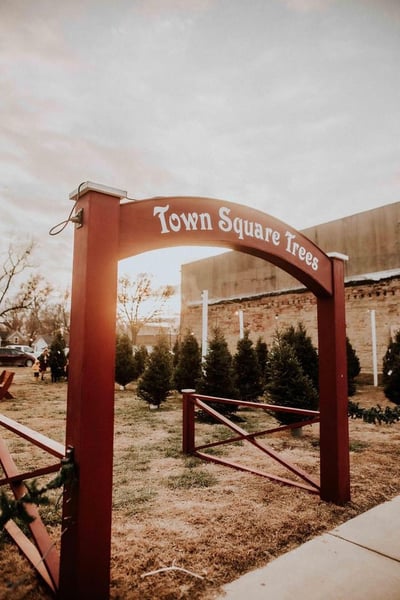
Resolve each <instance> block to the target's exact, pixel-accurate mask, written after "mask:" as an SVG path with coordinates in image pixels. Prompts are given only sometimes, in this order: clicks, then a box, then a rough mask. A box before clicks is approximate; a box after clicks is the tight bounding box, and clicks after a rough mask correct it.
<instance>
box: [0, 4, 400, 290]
mask: <svg viewBox="0 0 400 600" xmlns="http://www.w3.org/2000/svg"><path fill="white" fill-rule="evenodd" d="M0 47H1V52H0V81H1V94H0V110H1V113H0V128H1V136H0V152H1V160H0V195H1V219H0V235H1V248H0V249H1V250H4V249H6V248H7V247H8V245H9V242H10V240H15V239H22V240H26V239H28V238H29V237H30V236H32V237H34V238H35V239H37V240H38V242H39V244H40V247H39V249H38V251H37V254H36V264H37V267H38V270H39V271H40V272H41V273H42V274H43V275H44V276H45V277H46V279H48V280H49V281H50V282H53V283H55V284H56V285H60V286H63V285H64V286H68V285H69V284H70V278H71V272H70V269H71V260H72V258H71V256H72V238H73V227H72V225H69V226H68V228H67V229H66V230H65V231H64V232H63V233H61V234H60V235H58V236H55V237H52V236H49V234H48V231H49V229H50V228H51V227H52V226H53V225H55V224H56V223H58V222H60V221H62V220H63V219H64V218H66V217H67V214H68V213H69V211H70V209H71V206H72V203H71V201H70V200H69V198H68V196H69V193H70V192H71V191H73V190H74V189H76V188H77V187H78V185H79V184H80V183H81V182H82V181H88V180H89V181H94V182H97V183H102V184H104V185H108V186H112V187H116V188H120V189H124V190H127V191H128V195H129V196H130V197H133V198H145V197H152V196H163V195H166V196H168V195H195V196H209V197H215V198H220V199H225V200H228V201H233V202H239V203H241V204H245V205H249V206H253V207H255V208H258V209H260V210H263V211H265V212H266V213H268V214H270V215H272V216H274V217H277V218H279V219H281V220H283V221H285V222H286V223H288V224H289V225H290V226H292V227H294V228H297V229H302V228H305V227H308V226H311V225H314V224H318V223H323V222H325V221H330V220H333V219H337V218H340V217H342V216H346V215H349V214H354V213H357V212H360V211H363V210H367V209H370V208H375V207H377V206H382V205H384V204H388V203H392V202H397V201H399V199H400V68H399V65H400V1H399V0H247V1H244V0H113V1H111V0H77V1H75V0H68V1H63V2H61V1H55V0H35V1H34V2H33V1H31V0H0ZM202 255H205V250H204V249H192V250H190V251H189V250H187V251H185V252H184V253H183V252H182V251H181V250H176V249H175V250H170V251H164V252H160V251H158V252H157V253H150V254H148V255H143V256H140V257H137V258H135V259H132V260H131V262H130V267H129V268H130V269H132V271H133V272H135V271H136V272H142V271H146V272H149V273H153V274H154V275H155V276H156V278H158V277H159V281H160V283H172V284H175V283H178V282H179V280H180V275H179V267H180V264H181V262H182V261H183V262H188V261H190V260H192V259H193V258H198V257H200V256H202ZM182 257H184V258H182ZM125 266H126V265H125V264H124V265H122V267H121V268H123V269H125ZM167 266H168V267H169V268H167ZM126 269H128V267H126Z"/></svg>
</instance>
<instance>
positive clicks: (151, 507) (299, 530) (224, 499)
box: [0, 368, 400, 600]
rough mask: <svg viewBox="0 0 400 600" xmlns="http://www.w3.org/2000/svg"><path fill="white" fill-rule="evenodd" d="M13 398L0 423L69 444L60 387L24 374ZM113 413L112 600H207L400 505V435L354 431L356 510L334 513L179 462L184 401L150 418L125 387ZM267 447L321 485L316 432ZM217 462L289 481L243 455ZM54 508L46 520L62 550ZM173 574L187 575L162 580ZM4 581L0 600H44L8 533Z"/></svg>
mask: <svg viewBox="0 0 400 600" xmlns="http://www.w3.org/2000/svg"><path fill="white" fill-rule="evenodd" d="M12 392H13V394H14V396H15V399H13V400H6V401H2V402H1V406H0V412H1V413H3V414H5V415H6V416H8V417H11V418H13V419H15V420H17V421H19V422H21V423H23V424H25V425H28V426H29V427H31V428H32V429H35V430H37V431H39V432H41V433H44V434H46V435H48V436H49V437H52V438H53V439H55V440H57V441H60V442H63V441H64V428H65V405H66V383H57V384H51V383H50V382H49V381H47V382H38V383H35V382H34V381H33V376H32V374H31V372H30V370H29V369H25V368H21V369H17V371H16V376H15V383H14V384H13V386H12ZM353 400H354V401H356V402H359V403H360V405H361V406H363V407H368V406H372V405H376V404H378V403H379V404H381V406H383V407H384V406H386V405H388V404H389V403H388V402H387V401H386V400H385V398H384V396H383V393H382V390H381V389H380V388H374V387H373V386H367V385H363V386H360V387H359V391H358V392H357V395H356V396H355V397H354V398H353ZM392 406H393V405H392ZM115 411H116V417H115V468H114V499H113V502H114V511H113V532H112V563H111V591H110V597H111V598H113V599H121V600H122V599H124V600H139V599H140V600H153V599H157V600H177V599H179V598H190V599H191V600H196V599H202V600H211V599H213V598H216V597H217V596H218V593H219V590H220V587H221V586H222V585H223V584H225V583H227V582H229V581H232V580H233V579H235V578H237V577H238V576H240V575H242V574H244V573H246V572H247V571H249V570H252V569H254V568H257V567H260V566H262V565H265V564H266V563H267V562H268V561H270V560H272V559H273V558H276V557H277V556H279V555H281V554H282V553H284V552H287V551H288V550H291V549H293V548H295V547H296V546H298V545H299V544H301V543H303V542H305V541H307V540H309V539H310V538H312V537H314V536H316V535H319V534H321V533H322V532H324V531H327V530H329V529H332V528H333V527H335V526H336V525H338V524H340V523H342V522H344V521H346V520H348V519H350V518H352V517H354V516H356V515H358V514H360V513H362V512H364V511H366V510H368V509H369V508H371V507H373V506H376V505H377V504H379V503H382V502H384V501H386V500H389V499H391V498H393V497H394V496H396V495H397V494H399V493H400V477H399V475H400V443H399V442H400V423H396V424H394V425H380V426H379V425H370V424H366V423H363V422H362V421H360V420H357V421H356V420H351V421H350V440H351V455H350V459H351V490H352V501H351V502H350V503H349V504H348V505H346V506H343V507H338V506H335V505H332V504H328V503H325V502H321V501H320V499H319V497H318V496H317V495H314V494H309V493H307V492H305V491H302V490H299V489H296V488H293V487H288V486H282V485H280V484H277V483H273V482H272V481H270V480H268V479H264V478H260V477H257V476H254V475H250V474H246V473H243V472H239V471H235V470H233V469H229V468H227V467H222V466H218V465H216V464H212V463H204V462H201V461H199V460H198V459H195V458H193V457H186V456H183V455H182V453H181V439H182V433H181V427H182V425H181V422H182V414H181V404H180V398H179V397H171V398H169V399H168V401H167V402H166V403H165V404H164V405H162V407H161V409H160V410H158V411H155V410H149V408H148V407H147V404H145V403H144V402H142V401H139V400H138V399H136V397H135V394H134V390H133V389H129V386H128V390H126V391H120V390H119V389H117V388H116V392H115ZM240 416H241V417H242V418H243V419H244V421H243V423H241V426H243V427H244V428H245V429H248V430H250V429H251V430H254V429H255V428H259V427H260V424H261V422H263V423H266V422H268V421H269V422H270V423H272V422H273V419H272V417H270V416H262V413H261V411H260V412H254V411H241V412H240ZM1 435H3V437H4V438H5V439H6V440H7V444H8V446H9V448H10V449H11V450H12V452H13V457H14V459H15V461H16V462H17V464H18V465H19V466H20V468H23V469H24V470H25V469H27V468H29V467H34V466H38V464H46V462H47V463H48V462H49V457H47V456H45V455H44V453H43V452H42V451H40V450H39V449H37V448H33V447H32V446H28V445H27V443H26V442H24V441H23V440H21V439H19V438H17V437H16V436H14V435H12V434H11V433H9V432H7V431H5V430H2V431H1ZM198 435H199V437H201V439H203V440H205V441H209V440H211V439H221V438H222V437H223V436H224V435H226V430H225V428H223V427H222V426H220V425H214V426H210V425H206V424H199V425H198ZM267 443H268V444H269V445H270V446H272V447H273V448H274V449H275V450H279V451H280V452H282V454H283V455H284V457H285V458H287V459H289V460H290V461H292V462H294V463H295V464H297V465H298V466H300V467H302V468H303V469H304V470H306V471H308V472H309V473H312V474H314V475H317V476H318V470H319V448H318V427H317V426H312V427H311V426H308V427H306V428H304V434H303V436H302V437H299V438H295V437H293V436H291V435H290V433H282V432H281V433H279V434H274V435H272V436H271V437H270V439H269V440H268V441H267ZM214 452H215V453H217V452H218V453H219V454H220V455H221V456H222V455H223V456H229V457H230V458H233V459H235V460H238V461H239V460H240V461H242V462H244V463H246V464H249V465H252V466H253V467H258V468H263V469H267V470H268V471H269V472H274V473H277V474H280V475H283V476H285V477H288V476H289V474H288V473H286V472H284V471H283V470H282V468H281V467H279V466H278V465H276V464H273V463H271V462H269V459H268V458H267V457H266V456H265V455H259V454H258V453H257V452H256V451H255V449H252V447H251V446H249V445H248V444H243V443H236V444H234V445H231V446H229V447H225V446H224V447H218V448H217V449H215V450H214ZM1 477H2V474H1V475H0V478H1ZM50 478H51V477H50ZM40 483H44V481H41V482H40ZM3 489H5V488H3ZM7 489H8V488H7ZM56 500H57V498H54V503H52V505H51V506H50V507H46V508H45V509H41V512H42V515H43V519H44V520H45V521H46V523H48V524H49V527H50V529H51V532H52V536H53V537H54V539H55V540H56V543H57V544H58V543H59V541H58V540H59V535H60V530H59V519H60V510H59V508H58V507H57V505H56ZM94 502H95V499H94ZM171 566H174V567H179V568H181V569H184V570H185V571H183V570H176V569H174V570H162V569H163V568H164V567H171ZM160 569H161V570H160ZM158 570H160V571H159V572H156V573H153V572H154V571H158ZM0 573H1V577H0V598H1V599H8V598H9V599H13V600H18V599H22V598H26V599H32V600H38V599H46V598H51V596H50V594H49V593H48V591H47V589H46V587H45V586H44V585H43V584H42V583H41V582H40V580H39V579H38V577H37V576H36V574H35V572H34V570H33V569H31V567H30V565H29V563H28V562H27V561H26V559H25V558H24V557H23V556H22V555H21V554H20V553H19V551H18V549H17V548H16V547H15V545H14V543H13V542H12V541H11V540H10V538H9V537H8V534H7V533H5V532H4V531H3V532H0Z"/></svg>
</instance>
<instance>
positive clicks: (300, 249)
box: [285, 231, 318, 271]
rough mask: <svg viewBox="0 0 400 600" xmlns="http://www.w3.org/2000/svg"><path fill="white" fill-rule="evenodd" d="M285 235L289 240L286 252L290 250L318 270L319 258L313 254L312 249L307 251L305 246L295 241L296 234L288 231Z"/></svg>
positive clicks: (314, 269)
mask: <svg viewBox="0 0 400 600" xmlns="http://www.w3.org/2000/svg"><path fill="white" fill-rule="evenodd" d="M285 237H286V240H287V243H286V252H290V254H293V256H298V257H299V259H300V260H302V261H305V263H306V265H308V266H309V267H311V268H312V269H313V271H317V270H318V258H317V257H316V256H313V255H312V253H311V252H310V251H307V249H306V248H304V246H301V245H300V244H299V243H298V242H296V241H295V239H296V236H295V234H294V233H290V231H287V232H286V233H285Z"/></svg>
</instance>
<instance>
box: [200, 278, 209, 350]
mask: <svg viewBox="0 0 400 600" xmlns="http://www.w3.org/2000/svg"><path fill="white" fill-rule="evenodd" d="M201 297H202V299H203V309H202V319H201V324H202V334H201V360H202V361H203V362H204V361H205V358H206V355H207V333H208V290H203V291H202V293H201Z"/></svg>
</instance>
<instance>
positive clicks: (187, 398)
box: [182, 390, 320, 494]
mask: <svg viewBox="0 0 400 600" xmlns="http://www.w3.org/2000/svg"><path fill="white" fill-rule="evenodd" d="M182 394H183V432H182V433H183V436H182V449H183V452H184V453H185V454H192V455H195V456H198V457H199V458H202V459H203V460H207V461H211V462H215V463H218V464H222V465H225V466H229V467H232V468H234V469H238V470H241V471H247V472H249V473H253V474H254V475H259V476H261V477H266V478H268V479H272V480H274V481H277V482H279V483H282V484H285V485H291V486H295V487H298V488H301V489H304V490H306V491H308V492H311V493H314V494H315V493H320V483H319V482H318V481H316V480H315V479H314V478H313V477H312V476H311V475H310V474H308V473H306V472H305V471H304V470H303V469H300V468H299V467H297V466H296V465H293V464H292V463H290V462H288V461H287V460H285V459H284V458H282V456H280V455H279V454H278V453H277V452H276V451H275V450H273V449H272V448H270V447H269V446H267V445H266V444H264V443H263V442H261V441H259V440H258V439H257V438H259V437H261V436H266V435H268V434H272V433H276V432H277V431H284V430H289V429H298V428H300V427H304V426H305V425H311V424H313V423H318V422H319V418H320V414H319V411H316V410H304V409H297V408H290V407H287V406H276V405H272V404H265V403H259V402H247V401H244V400H233V399H229V398H218V397H214V396H204V395H202V394H196V392H195V390H182ZM216 402H218V404H232V405H235V406H242V407H246V408H253V409H257V410H264V411H274V412H286V413H292V414H296V415H299V417H301V418H302V420H301V421H298V422H296V423H291V424H289V425H280V426H277V427H271V428H269V429H264V430H262V431H257V432H251V433H249V432H247V431H246V430H245V429H243V428H242V427H240V426H239V425H237V423H234V422H233V421H231V420H230V419H229V418H228V417H226V416H225V415H222V414H221V413H219V412H218V411H216V410H215V409H214V408H212V406H210V405H209V403H216ZM196 409H199V410H202V411H204V412H205V413H206V414H208V415H211V416H212V417H213V418H214V419H215V420H216V421H217V422H220V423H222V424H223V425H225V426H226V427H228V428H229V429H231V430H232V431H233V432H234V433H235V434H236V435H234V436H233V437H230V438H228V439H225V440H218V441H215V442H210V443H208V444H202V445H196V442H195V423H196ZM240 440H242V441H247V442H249V443H250V444H252V445H253V446H255V447H256V448H257V449H259V450H260V451H261V452H263V453H264V454H267V455H268V456H269V457H270V458H272V459H273V460H274V461H276V462H278V463H279V464H280V465H282V466H283V467H285V468H286V469H288V470H289V471H291V472H292V473H293V474H294V475H296V476H297V477H298V478H300V479H301V480H302V482H299V481H296V480H293V479H288V478H285V477H279V476H277V475H275V474H272V473H266V472H264V471H260V470H259V469H253V468H251V467H247V466H244V465H240V464H238V463H236V462H232V461H229V460H226V459H222V458H220V457H216V456H214V455H210V454H207V452H203V450H206V449H208V448H213V447H215V446H221V445H224V444H231V443H233V442H237V441H240ZM303 482H304V483H303Z"/></svg>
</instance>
